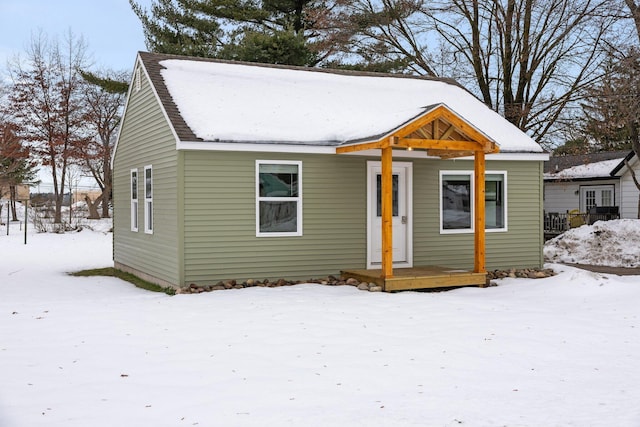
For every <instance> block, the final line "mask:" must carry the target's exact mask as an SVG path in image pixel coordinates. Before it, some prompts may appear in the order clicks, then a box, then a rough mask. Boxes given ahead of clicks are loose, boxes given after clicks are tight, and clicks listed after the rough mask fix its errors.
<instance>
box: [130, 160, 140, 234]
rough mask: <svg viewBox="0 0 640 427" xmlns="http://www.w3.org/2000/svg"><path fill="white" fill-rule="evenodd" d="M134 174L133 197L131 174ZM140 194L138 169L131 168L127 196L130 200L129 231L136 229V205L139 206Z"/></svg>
mask: <svg viewBox="0 0 640 427" xmlns="http://www.w3.org/2000/svg"><path fill="white" fill-rule="evenodd" d="M134 173H135V174H136V193H135V196H136V197H135V198H134V197H133V196H134V194H133V174H134ZM139 194H140V179H139V176H138V169H131V170H130V171H129V198H130V200H131V210H130V215H131V231H135V232H137V231H138V207H139V206H140V200H139V197H138V195H139Z"/></svg>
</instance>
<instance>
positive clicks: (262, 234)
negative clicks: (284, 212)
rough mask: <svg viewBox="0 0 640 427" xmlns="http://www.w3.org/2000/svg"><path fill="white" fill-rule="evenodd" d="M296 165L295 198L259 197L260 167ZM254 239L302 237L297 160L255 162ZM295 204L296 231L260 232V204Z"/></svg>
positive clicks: (300, 169) (299, 168) (300, 190)
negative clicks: (293, 202) (292, 202)
mask: <svg viewBox="0 0 640 427" xmlns="http://www.w3.org/2000/svg"><path fill="white" fill-rule="evenodd" d="M267 164H270V165H296V166H298V196H297V197H260V165H267ZM255 192H256V237H295V236H302V161H298V160H256V184H255ZM284 201H287V202H291V201H296V202H297V205H296V207H297V210H296V211H297V212H296V214H297V216H298V218H297V221H296V224H297V229H296V231H292V232H275V233H266V232H261V231H260V202H284Z"/></svg>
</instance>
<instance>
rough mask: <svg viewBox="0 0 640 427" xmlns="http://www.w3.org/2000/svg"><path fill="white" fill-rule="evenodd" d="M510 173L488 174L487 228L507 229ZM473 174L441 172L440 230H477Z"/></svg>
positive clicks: (495, 229) (456, 231)
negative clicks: (474, 221)
mask: <svg viewBox="0 0 640 427" xmlns="http://www.w3.org/2000/svg"><path fill="white" fill-rule="evenodd" d="M506 183H507V173H506V172H486V173H485V229H486V230H488V231H506V230H507V198H506V196H507V186H506ZM473 194H474V189H473V173H472V172H460V171H441V172H440V231H441V232H442V233H466V232H471V231H473V227H474V223H473V207H474V199H473V197H474V195H473Z"/></svg>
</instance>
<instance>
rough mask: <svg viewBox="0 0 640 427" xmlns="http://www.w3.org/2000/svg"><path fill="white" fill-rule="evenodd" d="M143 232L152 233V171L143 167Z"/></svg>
mask: <svg viewBox="0 0 640 427" xmlns="http://www.w3.org/2000/svg"><path fill="white" fill-rule="evenodd" d="M144 232H145V233H149V234H151V233H153V171H152V168H151V166H145V167H144Z"/></svg>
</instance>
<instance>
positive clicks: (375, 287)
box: [369, 286, 382, 292]
mask: <svg viewBox="0 0 640 427" xmlns="http://www.w3.org/2000/svg"><path fill="white" fill-rule="evenodd" d="M369 292H382V286H371V287H370V288H369Z"/></svg>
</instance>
